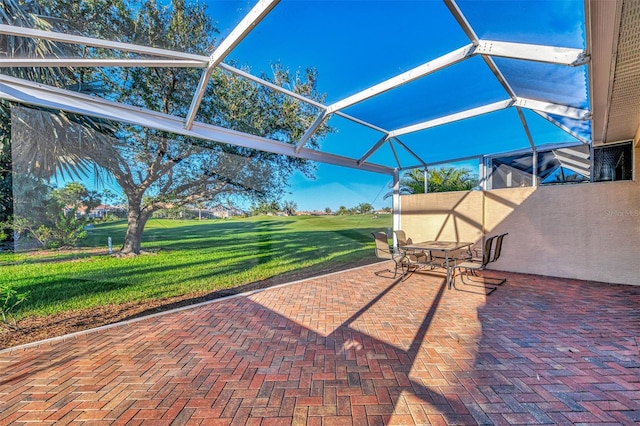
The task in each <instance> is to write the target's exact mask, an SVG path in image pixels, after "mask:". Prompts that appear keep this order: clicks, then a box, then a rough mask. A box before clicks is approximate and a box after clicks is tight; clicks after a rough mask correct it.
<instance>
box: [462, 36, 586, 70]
mask: <svg viewBox="0 0 640 426" xmlns="http://www.w3.org/2000/svg"><path fill="white" fill-rule="evenodd" d="M475 54H476V55H489V56H499V57H502V58H511V59H523V60H527V61H535V62H545V63H549V64H558V65H570V66H577V65H584V64H586V63H587V62H588V61H589V58H588V57H587V56H586V55H585V53H584V51H583V50H581V49H572V48H568V47H555V46H544V45H539V44H525V43H508V42H504V41H495V40H480V41H479V44H478V47H477V48H476V51H475Z"/></svg>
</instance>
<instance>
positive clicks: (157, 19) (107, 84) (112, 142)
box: [21, 0, 329, 254]
mask: <svg viewBox="0 0 640 426" xmlns="http://www.w3.org/2000/svg"><path fill="white" fill-rule="evenodd" d="M82 4H83V7H82V8H79V7H78V4H77V2H74V1H66V0H58V1H50V0H49V1H48V2H46V6H47V8H48V12H49V14H50V15H57V16H61V17H65V19H66V21H61V22H62V24H60V23H58V24H57V25H58V26H60V25H62V26H68V27H71V26H72V25H75V26H76V27H78V28H77V29H79V30H80V31H81V32H89V33H91V35H94V36H101V37H104V38H117V39H118V40H120V41H127V42H134V43H138V44H145V45H150V46H154V47H161V48H166V49H174V50H181V51H186V52H190V53H198V54H209V53H211V52H212V50H213V49H214V48H215V45H216V40H215V34H216V30H215V27H214V24H213V20H212V18H211V17H210V16H209V15H207V13H206V10H205V7H204V6H202V5H200V4H195V3H185V2H184V1H183V0H176V1H174V2H173V4H172V5H171V7H161V6H159V5H158V4H157V2H155V1H147V2H144V3H142V4H138V3H136V4H129V3H124V2H120V1H118V0H99V1H89V2H82ZM101 9H102V10H104V11H105V13H106V14H107V15H108V16H110V18H109V21H110V22H111V25H109V26H104V25H94V24H91V20H87V19H86V16H90V15H92V14H96V13H97V12H96V11H98V10H101ZM81 53H82V54H83V55H85V56H104V55H113V54H114V52H105V51H103V50H99V49H93V50H85V51H83V52H81ZM116 53H117V52H116ZM271 71H272V75H270V76H264V75H263V78H265V79H270V80H272V81H275V82H277V83H278V84H281V85H286V86H287V87H288V88H289V89H290V90H293V91H295V92H297V93H301V94H304V95H306V96H308V97H310V98H313V99H316V100H320V101H321V100H322V96H321V95H320V94H319V93H318V92H317V90H316V81H317V75H316V73H315V71H313V70H306V71H304V72H301V71H298V72H295V73H290V72H288V71H287V70H285V69H283V68H282V67H280V66H277V65H274V66H273V69H272V70H271ZM74 73H75V77H76V80H77V84H78V87H79V88H83V89H84V90H86V89H87V88H91V90H93V91H94V93H96V94H98V95H100V96H105V97H108V98H109V99H113V100H117V101H119V102H124V103H127V104H131V105H135V106H140V107H144V108H147V109H151V110H155V111H160V112H163V113H166V114H172V115H176V116H181V117H186V115H187V111H188V109H189V106H190V103H191V98H192V96H193V93H194V89H195V87H196V86H197V83H198V81H199V78H200V73H201V71H200V70H195V69H186V68H162V69H160V68H112V69H102V70H90V69H75V70H74ZM39 114H43V115H46V114H50V113H49V112H39ZM316 114H317V111H315V110H314V108H313V107H310V106H309V105H307V104H304V103H301V102H299V101H297V100H294V99H291V98H290V97H287V96H285V95H283V94H281V93H279V92H275V91H272V90H271V89H268V88H265V87H263V86H259V85H256V84H254V83H252V82H250V81H248V80H244V79H242V78H239V77H237V76H235V75H233V74H230V73H228V72H224V71H222V70H220V69H216V70H215V72H214V73H213V75H212V79H211V82H210V83H209V87H208V91H207V93H206V95H205V97H204V99H203V101H202V103H201V107H200V110H199V113H198V120H199V121H203V122H207V123H211V124H215V125H220V126H224V127H227V128H232V129H235V130H240V131H243V132H247V133H251V134H254V135H259V136H263V137H267V138H272V139H277V140H281V141H287V142H291V143H295V142H296V141H297V140H299V138H300V137H301V136H302V135H303V134H304V132H305V130H306V129H307V128H308V126H309V125H310V124H311V122H312V121H313V119H314V117H315V115H316ZM40 122H42V123H46V122H47V120H40ZM75 125H77V126H81V127H82V129H81V130H78V131H75V130H73V131H71V132H69V133H70V135H66V136H64V137H63V138H62V140H63V141H65V143H64V144H62V146H61V144H59V143H58V144H57V145H56V143H54V142H55V141H47V143H46V144H42V139H41V137H42V135H41V136H40V138H39V137H38V136H37V135H36V134H35V133H38V132H40V133H41V132H42V130H43V129H37V128H34V127H33V126H32V127H30V128H29V129H26V130H23V131H24V132H25V134H24V135H23V137H22V138H21V140H22V142H23V143H24V145H23V150H24V151H25V152H28V153H29V155H27V156H25V157H24V158H28V159H29V162H30V163H29V164H30V165H31V167H32V168H33V165H34V164H36V163H42V161H40V162H38V159H39V158H45V157H46V158H50V157H51V156H52V153H51V152H50V151H51V149H53V148H54V147H55V148H56V150H57V151H58V153H60V152H65V155H56V158H57V159H58V161H59V162H60V161H62V162H64V159H65V158H69V157H68V152H67V151H69V150H71V151H73V153H74V154H75V160H74V161H73V162H69V163H67V164H65V165H64V166H63V167H66V168H67V170H70V169H73V168H74V167H76V165H78V164H84V165H85V168H86V162H87V161H89V162H91V163H92V164H93V165H95V167H96V170H97V171H98V172H99V173H101V174H102V175H103V176H104V177H105V178H112V179H114V180H115V181H116V182H117V183H118V185H119V186H120V187H121V188H122V191H123V193H124V194H125V196H126V198H127V201H128V227H127V232H126V236H125V241H124V244H123V247H122V249H121V253H124V254H129V253H134V254H137V253H139V252H140V250H141V238H142V232H143V230H144V227H145V224H146V223H147V221H148V219H149V218H150V217H151V215H152V214H153V212H154V211H156V210H158V209H162V208H167V207H176V206H180V205H185V204H196V203H202V202H206V201H211V200H215V199H219V198H220V197H222V196H225V195H229V194H242V196H246V197H252V198H260V199H273V198H277V197H278V196H279V194H280V193H281V191H282V190H283V188H284V187H285V186H286V183H287V179H288V178H289V176H290V175H291V174H292V173H293V172H294V171H296V170H299V171H301V172H302V173H304V174H306V175H308V176H312V174H313V170H314V168H313V164H312V163H310V162H308V161H306V160H302V159H297V158H291V157H286V156H282V155H277V154H272V153H267V152H262V151H258V150H252V149H246V148H240V147H236V146H229V145H223V144H217V143H212V142H207V141H203V140H198V139H193V138H187V137H184V136H180V135H175V134H170V133H166V132H161V131H157V130H154V129H149V128H142V127H137V126H130V125H125V124H122V123H110V129H109V131H108V132H105V131H104V130H105V128H106V127H105V125H104V123H96V122H93V123H92V124H89V123H86V122H82V121H80V120H78V121H75V122H74V123H73V125H72V126H70V129H72V128H73V126H75ZM327 131H329V129H328V128H327V127H322V128H321V129H320V130H319V132H317V133H316V134H315V135H314V136H313V137H312V138H311V140H310V141H309V142H308V146H310V147H317V146H318V143H319V138H321V137H322V136H323V135H324V134H325V133H326V132H327ZM29 132H31V133H33V134H31V135H29ZM87 133H89V134H90V135H91V137H88V134H87ZM74 135H78V136H74ZM58 142H59V141H58ZM48 151H49V152H48Z"/></svg>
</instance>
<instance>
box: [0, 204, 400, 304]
mask: <svg viewBox="0 0 640 426" xmlns="http://www.w3.org/2000/svg"><path fill="white" fill-rule="evenodd" d="M390 226H391V215H383V216H381V217H380V218H378V219H376V218H374V217H373V216H372V215H364V216H363V215H356V216H328V217H324V216H320V217H312V216H300V217H271V216H260V217H253V218H248V219H229V220H221V219H219V220H206V221H194V220H189V221H187V220H184V221H178V220H164V219H152V220H150V221H149V223H148V224H147V226H146V228H145V231H144V236H143V249H144V250H147V251H150V252H152V254H149V255H142V256H137V257H128V258H116V257H112V256H109V255H107V254H100V255H95V254H90V253H68V252H67V253H64V252H63V253H55V252H31V253H22V254H9V253H4V254H0V284H10V285H11V286H12V287H13V288H15V289H16V290H17V291H18V292H25V291H28V292H29V293H30V296H29V299H28V300H27V301H26V302H25V303H24V304H23V305H21V310H20V311H19V312H18V316H19V317H23V316H27V315H47V314H52V313H57V312H61V311H67V310H76V309H82V308H89V307H96V306H102V305H108V304H118V303H124V302H130V301H140V300H148V299H154V298H164V297H171V296H177V295H182V294H189V293H198V292H200V293H202V292H209V291H215V290H219V289H222V288H229V287H234V286H239V285H243V284H247V283H252V282H255V281H259V280H263V279H266V278H271V277H274V276H278V275H281V274H286V273H291V271H294V270H304V271H305V272H309V273H321V272H322V271H326V270H335V269H336V268H339V267H346V266H348V265H353V264H357V263H362V262H363V261H364V260H365V259H371V260H374V254H373V238H372V237H371V232H374V231H378V230H386V229H387V228H388V227H390ZM125 227H126V223H125V222H124V221H118V222H110V223H103V224H98V225H96V226H95V227H94V228H93V229H92V230H91V231H90V235H89V237H88V238H87V239H86V240H85V241H83V242H82V245H83V246H86V247H102V248H104V250H105V252H106V248H107V239H108V237H111V238H112V240H113V247H114V249H116V250H117V248H119V247H120V245H121V244H122V240H123V237H124V232H125Z"/></svg>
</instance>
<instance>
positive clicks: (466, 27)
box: [444, 0, 479, 46]
mask: <svg viewBox="0 0 640 426" xmlns="http://www.w3.org/2000/svg"><path fill="white" fill-rule="evenodd" d="M444 4H445V5H446V6H447V8H448V9H449V12H451V15H453V18H454V19H455V20H456V22H458V25H460V28H462V31H464V33H465V34H466V35H467V38H468V39H469V40H471V43H473V45H474V46H477V45H478V42H479V39H478V36H477V35H476V32H475V31H474V30H473V28H472V27H471V24H469V21H467V18H466V17H465V16H464V14H463V13H462V11H461V10H460V8H459V7H458V5H457V3H456V2H455V0H444Z"/></svg>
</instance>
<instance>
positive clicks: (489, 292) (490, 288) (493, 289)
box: [451, 270, 498, 296]
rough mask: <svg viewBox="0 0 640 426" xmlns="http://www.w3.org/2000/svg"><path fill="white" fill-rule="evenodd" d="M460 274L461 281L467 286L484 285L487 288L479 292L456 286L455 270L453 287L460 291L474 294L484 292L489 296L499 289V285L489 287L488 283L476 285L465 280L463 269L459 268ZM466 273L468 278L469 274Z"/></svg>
mask: <svg viewBox="0 0 640 426" xmlns="http://www.w3.org/2000/svg"><path fill="white" fill-rule="evenodd" d="M458 275H460V281H461V282H462V284H464V285H466V286H470V287H482V288H484V289H485V291H483V292H479V291H471V290H465V289H462V288H458V287H456V273H455V271H454V272H453V278H452V280H451V282H452V284H453V288H454V289H456V290H458V291H464V292H467V293H473V294H484V295H485V296H489V295H490V294H491V293H493V292H494V291H496V290H497V289H498V287H487V286H486V285H475V284H469V283H466V282H464V278H462V270H459V272H458ZM465 275H467V278H468V274H465Z"/></svg>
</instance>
